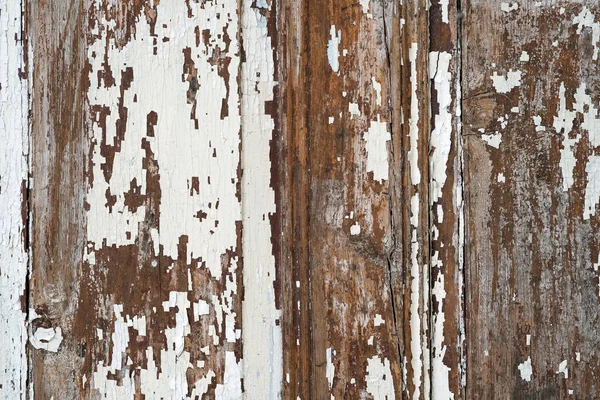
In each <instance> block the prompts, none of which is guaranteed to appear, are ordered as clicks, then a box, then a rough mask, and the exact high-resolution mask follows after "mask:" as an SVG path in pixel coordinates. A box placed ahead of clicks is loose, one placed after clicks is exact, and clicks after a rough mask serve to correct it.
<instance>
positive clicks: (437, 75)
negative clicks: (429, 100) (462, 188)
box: [429, 51, 452, 205]
mask: <svg viewBox="0 0 600 400" xmlns="http://www.w3.org/2000/svg"><path fill="white" fill-rule="evenodd" d="M451 59H452V54H450V53H447V52H441V53H440V52H437V51H434V52H431V53H429V78H430V79H431V80H433V85H434V87H435V90H436V93H437V99H436V100H437V103H438V106H439V112H438V114H437V115H435V116H434V122H435V128H434V129H433V131H432V132H431V137H430V148H431V151H430V156H429V168H430V174H431V198H430V201H431V204H432V205H433V204H434V203H435V202H437V201H438V200H439V199H441V197H442V189H443V188H444V185H445V184H446V167H447V164H448V156H449V154H450V148H451V145H452V114H451V113H450V105H451V103H452V96H451V93H450V88H451V84H452V74H451V73H450V72H449V69H450V61H451Z"/></svg>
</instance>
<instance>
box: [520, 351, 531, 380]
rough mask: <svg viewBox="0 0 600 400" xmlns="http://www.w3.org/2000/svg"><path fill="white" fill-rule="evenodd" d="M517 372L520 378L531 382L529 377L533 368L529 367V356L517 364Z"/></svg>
mask: <svg viewBox="0 0 600 400" xmlns="http://www.w3.org/2000/svg"><path fill="white" fill-rule="evenodd" d="M518 369H519V373H520V374H521V379H523V380H524V381H526V382H531V377H532V376H533V369H532V367H531V356H530V357H527V360H525V361H523V362H522V363H521V364H519V366H518Z"/></svg>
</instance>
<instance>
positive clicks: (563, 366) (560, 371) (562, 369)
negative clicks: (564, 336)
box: [556, 360, 569, 379]
mask: <svg viewBox="0 0 600 400" xmlns="http://www.w3.org/2000/svg"><path fill="white" fill-rule="evenodd" d="M556 373H557V374H564V376H565V379H569V369H568V368H567V360H564V361H562V362H561V363H560V364H558V371H556Z"/></svg>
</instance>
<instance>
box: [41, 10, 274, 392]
mask: <svg viewBox="0 0 600 400" xmlns="http://www.w3.org/2000/svg"><path fill="white" fill-rule="evenodd" d="M270 9H271V6H270V5H269V4H268V3H266V2H262V3H261V4H259V5H257V4H255V3H254V2H252V1H242V2H237V1H231V0H222V1H212V2H187V1H176V0H171V1H169V0H163V1H161V2H158V1H147V2H144V1H141V2H122V3H118V4H117V3H115V4H109V3H106V2H102V1H93V2H89V3H84V2H60V3H54V2H50V3H45V2H42V3H36V4H35V5H34V6H33V12H32V16H31V20H30V21H31V22H30V26H31V27H32V32H31V35H32V41H33V46H34V49H35V57H39V58H40V59H43V60H45V61H44V62H38V63H36V64H35V68H34V76H35V81H34V88H33V92H34V103H33V118H32V122H33V147H34V153H35V159H34V162H33V165H34V171H33V175H34V178H33V181H34V186H33V187H34V189H33V192H32V205H33V209H32V213H33V214H32V215H33V219H34V221H35V222H34V226H33V246H34V247H33V249H34V250H33V252H34V272H33V278H32V287H31V307H32V308H33V309H34V310H35V314H34V316H33V317H32V327H33V330H34V332H36V333H34V337H35V335H36V334H37V332H42V333H43V332H48V330H50V331H51V333H52V336H49V337H46V338H45V339H46V340H49V343H51V344H52V346H51V348H43V349H40V348H37V347H36V346H34V347H36V349H35V350H34V351H33V355H32V362H31V367H32V375H33V376H32V384H31V387H32V389H33V393H34V396H35V398H50V397H52V396H54V397H55V398H76V397H83V398H134V397H135V398H141V397H142V396H145V398H196V397H202V396H203V395H206V396H209V397H218V398H239V397H241V396H242V391H244V392H245V393H246V395H247V396H248V397H250V398H273V397H276V396H277V393H278V392H279V391H280V386H281V382H282V372H281V368H282V367H281V365H282V363H281V358H282V356H281V328H280V320H279V318H280V311H279V310H278V309H277V307H278V306H277V304H276V293H275V289H276V287H275V285H274V283H275V281H276V271H275V263H274V256H273V250H272V242H271V240H270V238H271V226H270V215H272V214H273V213H274V212H275V199H274V191H273V189H272V187H271V185H270V180H269V177H270V169H271V162H270V159H269V153H270V149H269V143H270V136H271V132H272V131H273V128H274V121H273V116H271V114H272V113H273V111H272V110H273V107H272V106H271V102H272V101H273V96H274V92H273V91H274V84H275V80H274V67H273V65H274V60H273V57H274V53H273V50H272V44H271V38H270V36H269V35H270V34H271V33H272V32H269V30H268V28H267V25H268V19H269V18H271V17H270ZM34 21H35V23H34ZM242 149H243V150H245V151H246V152H247V154H248V157H245V156H242V155H241V150H242ZM242 170H243V171H244V174H243V175H242ZM42 328H43V329H45V330H44V331H40V329H42ZM243 339H245V341H246V342H248V343H250V345H249V346H244V347H242V340H243ZM46 347H50V344H48V345H47V346H46Z"/></svg>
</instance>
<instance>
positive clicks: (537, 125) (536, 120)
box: [533, 115, 546, 132]
mask: <svg viewBox="0 0 600 400" xmlns="http://www.w3.org/2000/svg"><path fill="white" fill-rule="evenodd" d="M533 123H534V124H535V131H536V132H544V131H545V130H546V127H545V126H544V125H542V117H540V116H539V115H534V116H533Z"/></svg>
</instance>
